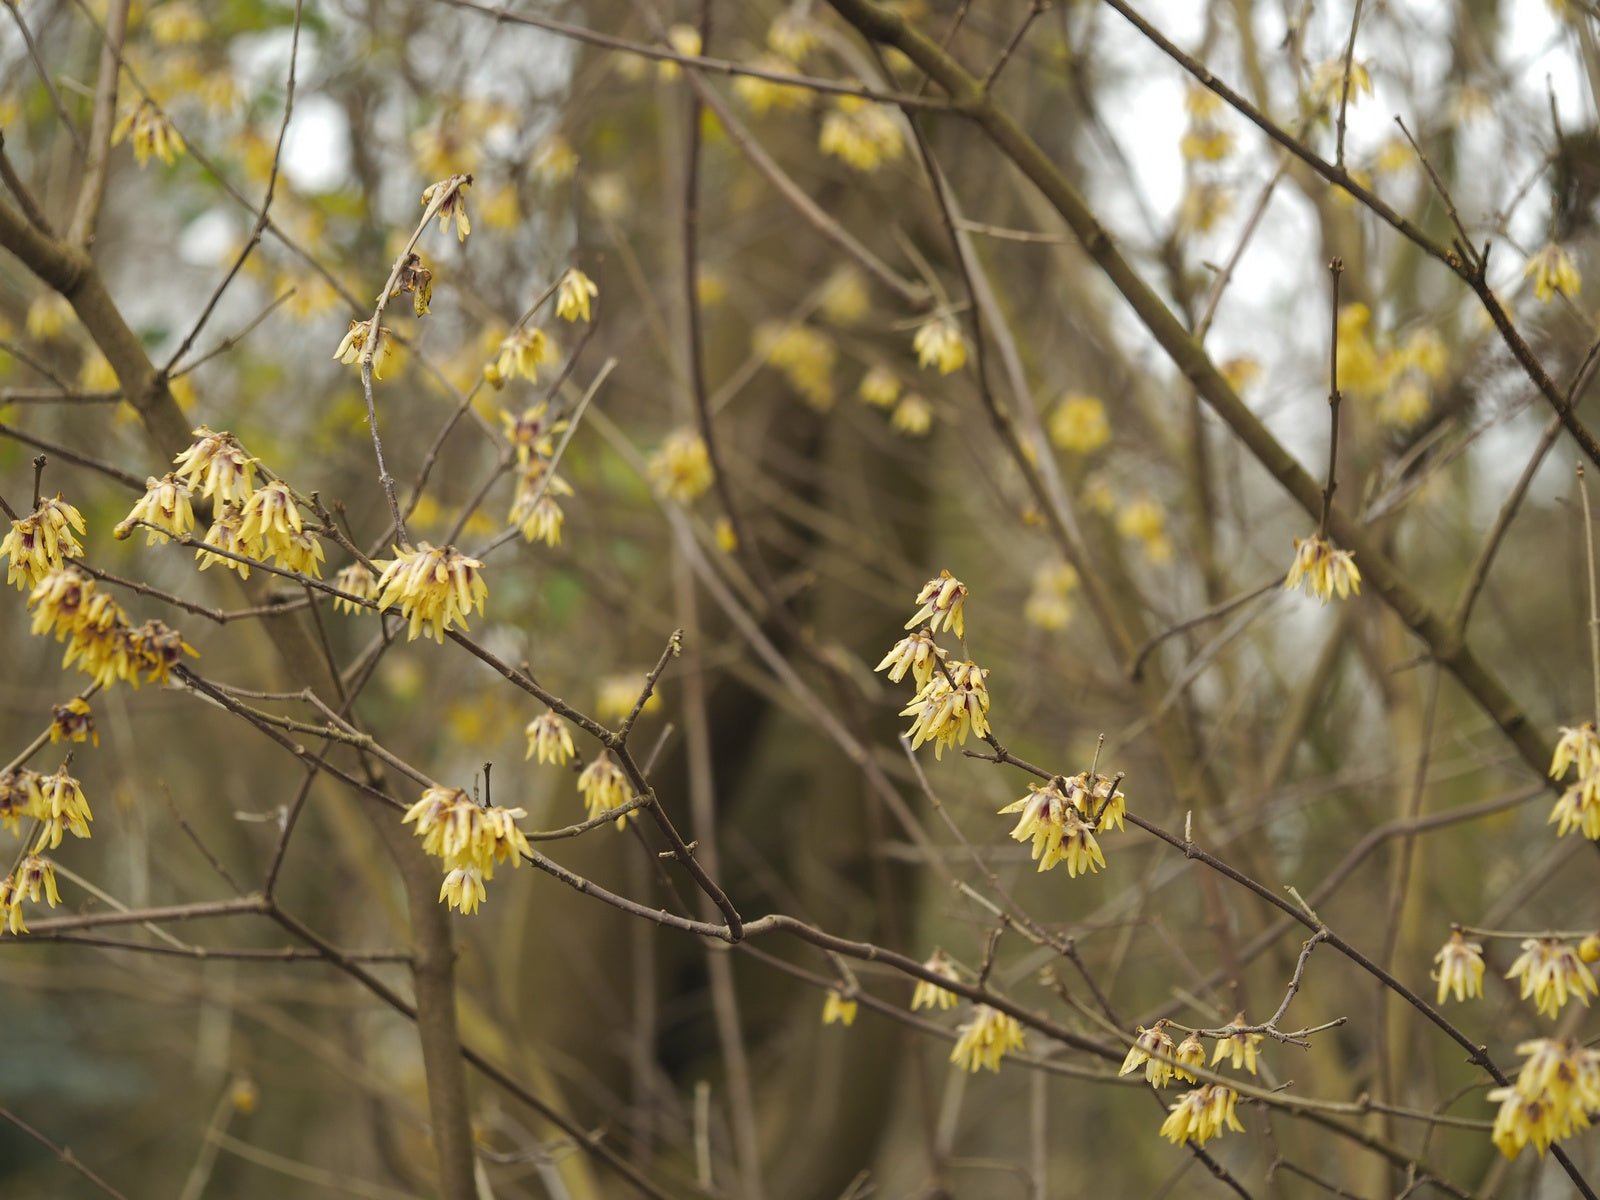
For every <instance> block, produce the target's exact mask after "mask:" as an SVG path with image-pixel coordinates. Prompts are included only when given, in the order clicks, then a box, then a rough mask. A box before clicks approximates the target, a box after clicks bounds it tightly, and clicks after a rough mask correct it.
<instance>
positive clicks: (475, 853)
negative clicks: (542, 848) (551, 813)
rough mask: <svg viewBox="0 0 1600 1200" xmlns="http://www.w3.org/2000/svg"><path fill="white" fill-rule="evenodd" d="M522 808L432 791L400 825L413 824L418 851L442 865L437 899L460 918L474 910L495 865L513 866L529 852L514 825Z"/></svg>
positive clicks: (457, 792) (448, 790)
mask: <svg viewBox="0 0 1600 1200" xmlns="http://www.w3.org/2000/svg"><path fill="white" fill-rule="evenodd" d="M527 815H528V814H527V813H526V812H524V811H523V810H522V809H520V808H499V807H496V806H494V805H481V804H479V803H478V802H477V801H476V800H474V799H473V798H472V797H470V796H468V795H467V794H466V792H464V791H462V790H461V789H460V788H441V787H431V788H429V789H427V790H426V791H425V792H423V793H422V799H420V800H418V801H417V802H416V803H415V804H413V805H412V806H411V807H410V809H408V810H407V811H406V815H405V817H404V818H402V820H403V821H404V822H405V823H408V824H409V823H412V822H415V824H416V835H417V836H418V837H419V838H421V839H422V848H423V849H424V850H425V851H427V852H428V853H429V854H431V855H433V856H434V857H435V858H442V859H443V860H444V864H445V877H444V883H443V885H442V886H441V887H440V888H439V899H440V900H441V901H444V902H446V903H448V904H449V905H450V906H451V907H452V908H458V909H460V910H461V911H462V912H464V913H472V912H475V911H477V908H478V905H479V903H481V902H482V901H483V899H484V898H485V896H486V895H487V892H486V890H485V888H484V886H483V885H484V881H485V880H489V879H493V878H494V868H495V865H496V864H497V863H503V862H507V861H509V862H510V863H511V865H512V866H513V867H518V866H521V865H522V860H523V858H524V857H526V856H530V855H531V854H532V853H533V850H532V847H530V846H529V845H528V839H527V838H526V837H525V836H524V835H523V833H522V830H520V829H518V828H517V821H518V820H520V819H521V818H523V817H526V816H527Z"/></svg>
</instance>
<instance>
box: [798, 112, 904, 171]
mask: <svg viewBox="0 0 1600 1200" xmlns="http://www.w3.org/2000/svg"><path fill="white" fill-rule="evenodd" d="M817 147H818V149H820V150H821V151H822V153H824V154H828V155H831V156H832V157H834V158H837V159H839V160H840V161H841V162H843V163H844V164H845V165H847V166H850V167H854V168H855V169H856V170H857V171H876V170H877V169H878V168H879V167H880V166H882V165H883V164H884V163H886V162H893V161H894V160H895V159H897V158H899V157H900V155H901V154H902V153H903V152H904V150H905V139H904V137H903V135H902V134H901V132H900V124H899V122H898V121H897V120H896V119H895V117H894V115H893V114H892V113H891V112H890V111H889V109H888V108H886V107H885V106H884V105H882V104H875V103H873V102H872V101H869V100H863V99H862V98H861V97H860V96H836V97H834V101H833V108H831V109H830V110H829V111H828V114H827V116H825V117H823V118H822V132H821V134H820V135H819V137H818V139H817Z"/></svg>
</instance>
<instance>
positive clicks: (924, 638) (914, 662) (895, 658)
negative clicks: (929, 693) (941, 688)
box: [873, 629, 945, 690]
mask: <svg viewBox="0 0 1600 1200" xmlns="http://www.w3.org/2000/svg"><path fill="white" fill-rule="evenodd" d="M944 657H945V651H944V650H943V649H941V648H940V646H939V644H938V643H937V642H935V641H934V640H933V635H932V634H931V633H929V632H928V631H927V630H926V629H919V630H917V631H916V632H915V633H910V634H907V635H906V636H905V637H903V638H901V639H900V640H899V641H898V642H896V643H895V644H894V646H893V647H892V648H891V649H890V650H889V653H887V654H885V655H884V656H883V661H882V662H880V663H879V664H878V665H877V666H876V667H874V668H873V670H874V671H882V670H884V669H885V668H887V669H888V672H889V682H890V683H899V682H900V681H901V680H902V679H904V678H905V677H906V672H907V671H908V670H909V671H910V672H911V678H912V679H914V680H915V681H916V684H917V688H918V689H919V690H920V689H922V688H925V687H927V686H928V680H929V679H930V678H932V676H933V673H934V670H935V669H936V668H937V667H938V665H939V663H941V662H943V661H944Z"/></svg>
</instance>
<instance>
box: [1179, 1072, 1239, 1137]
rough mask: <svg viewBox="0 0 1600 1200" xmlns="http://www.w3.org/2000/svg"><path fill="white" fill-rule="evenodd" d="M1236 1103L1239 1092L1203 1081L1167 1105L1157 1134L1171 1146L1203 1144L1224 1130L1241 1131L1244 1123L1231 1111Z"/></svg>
mask: <svg viewBox="0 0 1600 1200" xmlns="http://www.w3.org/2000/svg"><path fill="white" fill-rule="evenodd" d="M1238 1103H1239V1093H1238V1092H1236V1091H1234V1090H1233V1089H1232V1088H1230V1087H1224V1086H1223V1085H1222V1084H1207V1085H1206V1086H1205V1087H1202V1088H1196V1089H1195V1090H1194V1091H1192V1092H1185V1093H1184V1094H1183V1095H1182V1096H1179V1097H1178V1102H1177V1103H1176V1104H1172V1105H1169V1106H1168V1109H1169V1112H1168V1114H1167V1119H1166V1120H1165V1121H1163V1122H1162V1123H1161V1136H1162V1137H1164V1138H1166V1139H1167V1140H1168V1141H1169V1142H1171V1143H1172V1144H1173V1145H1174V1146H1181V1145H1183V1144H1184V1143H1185V1142H1190V1141H1192V1142H1194V1143H1195V1145H1197V1146H1203V1145H1205V1143H1206V1142H1208V1141H1209V1140H1211V1139H1212V1138H1214V1137H1216V1136H1217V1135H1218V1134H1220V1133H1222V1131H1223V1130H1224V1129H1232V1130H1233V1131H1234V1132H1236V1133H1243V1132H1244V1126H1243V1125H1241V1124H1240V1123H1239V1118H1238V1115H1237V1114H1236V1113H1235V1112H1234V1108H1235V1106H1236V1105H1237V1104H1238Z"/></svg>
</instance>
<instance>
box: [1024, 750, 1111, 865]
mask: <svg viewBox="0 0 1600 1200" xmlns="http://www.w3.org/2000/svg"><path fill="white" fill-rule="evenodd" d="M1096 779H1097V782H1096V784H1095V786H1094V787H1093V788H1092V789H1091V788H1090V787H1089V781H1088V775H1087V773H1084V774H1080V775H1076V776H1074V777H1072V778H1071V779H1064V778H1061V777H1059V776H1058V777H1057V778H1055V779H1052V780H1051V781H1050V782H1049V783H1047V784H1045V785H1043V786H1042V787H1041V786H1037V785H1035V786H1033V787H1031V788H1030V789H1029V791H1028V794H1027V795H1026V796H1024V797H1022V799H1020V800H1014V801H1012V802H1011V803H1010V804H1008V805H1006V806H1005V807H1004V808H1002V809H1000V815H1002V816H1006V815H1009V814H1011V813H1020V814H1021V816H1019V817H1018V818H1017V824H1016V827H1015V828H1014V829H1012V831H1011V837H1012V838H1013V839H1014V840H1016V841H1019V842H1028V841H1031V842H1032V843H1033V848H1032V851H1031V854H1030V857H1032V858H1033V859H1034V860H1035V861H1036V862H1037V863H1038V864H1039V868H1038V869H1039V870H1040V871H1048V870H1050V869H1051V868H1052V867H1054V866H1055V865H1056V864H1057V863H1060V862H1064V863H1066V864H1067V877H1068V878H1069V879H1076V878H1077V877H1078V876H1079V875H1093V874H1094V873H1095V872H1097V871H1099V870H1100V869H1101V868H1102V867H1104V866H1105V865H1106V859H1105V853H1104V852H1103V851H1102V850H1101V849H1100V843H1099V841H1097V840H1096V838H1095V836H1094V835H1095V834H1096V833H1097V832H1101V833H1103V832H1104V831H1105V830H1106V829H1107V828H1108V827H1110V826H1111V825H1112V824H1113V823H1114V824H1115V825H1116V826H1117V827H1118V828H1120V827H1121V825H1122V812H1123V797H1122V793H1121V792H1116V793H1115V794H1114V795H1112V796H1110V797H1109V798H1108V793H1109V792H1110V788H1111V781H1110V780H1109V779H1106V778H1105V777H1104V776H1097V777H1096ZM1090 818H1094V820H1095V824H1094V826H1092V827H1091V825H1090V823H1089V821H1090Z"/></svg>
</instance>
